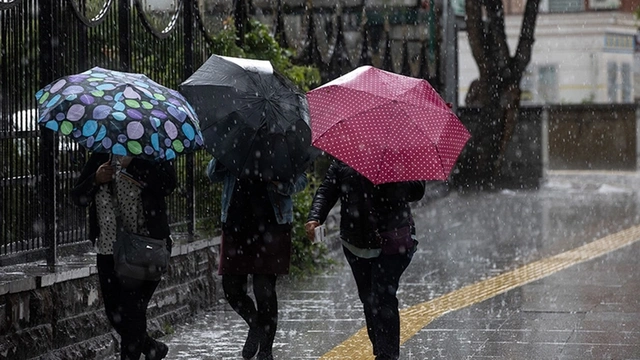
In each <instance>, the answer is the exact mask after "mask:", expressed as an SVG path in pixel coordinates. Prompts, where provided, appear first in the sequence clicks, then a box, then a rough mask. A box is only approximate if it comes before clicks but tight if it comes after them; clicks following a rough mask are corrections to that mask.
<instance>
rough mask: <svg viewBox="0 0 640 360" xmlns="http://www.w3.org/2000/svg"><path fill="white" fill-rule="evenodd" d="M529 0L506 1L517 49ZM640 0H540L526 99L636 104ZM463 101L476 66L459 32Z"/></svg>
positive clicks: (511, 44)
mask: <svg viewBox="0 0 640 360" xmlns="http://www.w3.org/2000/svg"><path fill="white" fill-rule="evenodd" d="M525 4H526V0H505V14H506V15H505V23H506V31H507V37H508V42H509V48H510V49H511V50H512V52H513V51H515V50H514V49H515V48H516V46H517V41H518V37H519V33H520V26H521V24H522V13H523V12H524V6H525ZM639 5H640V0H542V1H541V2H540V12H539V14H538V20H537V26H536V30H535V43H534V47H533V53H532V58H531V62H530V64H529V66H528V68H527V71H526V73H525V74H524V76H523V79H522V82H521V88H522V104H524V105H540V104H580V103H632V102H635V101H636V99H637V98H640V56H639V55H638V53H637V52H638V51H639V50H640V48H639V46H638V45H637V43H638V42H637V39H638V25H639V24H640V21H638V19H637V18H636V16H635V14H634V11H635V9H637V8H638V6H639ZM458 46H459V67H458V69H459V92H458V94H459V102H460V104H461V105H464V100H465V96H466V93H467V91H468V90H469V84H470V83H471V81H473V80H474V79H476V78H477V76H478V69H477V66H476V64H475V61H474V59H473V57H472V55H471V52H470V48H469V40H468V37H467V34H466V33H465V32H460V34H459V40H458Z"/></svg>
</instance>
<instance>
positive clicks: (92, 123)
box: [36, 67, 203, 160]
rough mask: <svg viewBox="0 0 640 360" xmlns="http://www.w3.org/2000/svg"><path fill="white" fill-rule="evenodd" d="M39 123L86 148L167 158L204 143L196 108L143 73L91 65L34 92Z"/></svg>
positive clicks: (194, 148)
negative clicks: (90, 67) (38, 112)
mask: <svg viewBox="0 0 640 360" xmlns="http://www.w3.org/2000/svg"><path fill="white" fill-rule="evenodd" d="M36 99H37V100H38V104H39V111H40V116H39V118H38V123H39V124H40V125H42V126H45V127H46V128H48V129H51V130H53V131H57V132H59V133H61V134H63V135H66V136H68V137H70V138H72V139H74V140H75V141H77V142H78V143H79V144H81V145H83V146H84V147H86V148H87V149H89V150H90V151H96V152H103V153H110V154H114V155H121V156H136V157H142V158H146V159H148V160H171V159H174V158H175V157H176V156H177V155H179V154H184V153H188V152H192V151H195V150H197V149H199V148H201V147H202V146H203V140H202V133H201V132H200V125H199V121H198V117H197V116H196V113H195V111H194V110H193V108H192V107H191V105H190V104H189V102H187V100H186V99H185V98H184V97H183V96H182V95H181V94H180V93H178V92H177V91H175V90H172V89H169V88H167V87H165V86H162V85H160V84H158V83H156V82H154V81H153V80H151V79H149V78H148V77H147V76H145V75H143V74H134V73H125V72H119V71H115V70H109V69H103V68H100V67H94V68H92V69H90V70H87V71H85V72H83V73H80V74H74V75H69V76H65V77H62V78H60V79H58V80H56V81H54V82H53V83H51V84H49V85H47V86H45V87H44V88H42V89H41V90H39V91H38V92H37V93H36Z"/></svg>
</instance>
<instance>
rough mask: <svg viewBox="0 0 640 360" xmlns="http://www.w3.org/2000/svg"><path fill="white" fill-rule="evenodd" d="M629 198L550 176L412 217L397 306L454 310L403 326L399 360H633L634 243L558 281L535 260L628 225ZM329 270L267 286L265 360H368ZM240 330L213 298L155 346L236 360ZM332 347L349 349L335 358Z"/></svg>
mask: <svg viewBox="0 0 640 360" xmlns="http://www.w3.org/2000/svg"><path fill="white" fill-rule="evenodd" d="M638 190H640V175H638V174H636V173H633V174H629V173H615V174H614V173H608V174H607V173H600V174H597V173H592V174H582V173H581V174H575V173H573V174H563V173H553V174H551V175H548V176H547V178H546V179H545V181H544V183H543V185H542V186H541V189H539V190H527V191H511V190H504V191H499V192H483V193H469V194H459V193H451V194H450V195H449V196H447V197H445V198H441V199H438V200H436V201H433V202H431V203H428V204H423V205H422V206H419V207H417V208H416V209H415V210H414V216H415V218H416V224H417V230H418V236H419V240H420V245H419V249H418V251H417V253H416V254H415V257H414V260H413V262H412V263H411V265H410V266H409V268H408V269H407V271H406V273H405V275H404V276H403V278H402V281H401V284H400V290H399V294H398V297H399V299H400V308H401V309H406V308H409V307H412V306H416V305H419V304H425V303H426V304H427V307H428V306H429V305H428V304H431V303H437V301H438V300H442V299H444V298H447V296H448V294H451V293H454V292H455V293H456V294H458V295H459V296H457V297H456V298H455V301H454V303H455V304H453V305H451V309H454V310H450V309H448V308H447V309H443V308H437V309H436V308H434V309H432V310H433V313H434V314H436V315H429V316H431V317H430V318H429V317H428V316H426V315H425V313H417V314H413V315H407V316H406V317H403V320H402V322H403V326H404V324H405V323H407V324H409V323H413V324H414V325H415V324H418V325H417V326H418V330H417V331H416V333H415V334H410V335H409V336H407V338H406V339H403V340H406V341H405V342H404V343H403V345H402V347H401V359H407V360H408V359H421V360H422V359H511V360H517V359H581V360H585V359H616V360H617V359H640V316H639V315H640V301H639V300H638V299H640V276H637V274H638V273H639V271H640V265H639V264H638V257H639V256H640V242H635V241H636V240H638V238H640V236H636V235H630V236H627V238H629V240H628V243H629V245H626V246H624V247H622V248H621V249H617V250H615V249H608V248H607V247H606V246H605V247H604V248H602V249H600V250H599V251H601V253H599V254H601V255H598V256H596V257H595V258H592V259H589V260H587V261H583V262H580V261H582V260H580V261H574V260H573V259H569V260H567V261H568V264H569V265H567V266H566V268H564V269H562V270H559V271H555V270H553V263H554V261H555V260H553V259H552V260H548V259H549V258H550V257H552V256H555V255H558V254H563V253H565V252H568V251H570V250H572V249H575V248H578V247H580V246H582V245H585V244H589V243H592V242H594V241H596V240H598V239H601V238H603V237H605V236H607V235H610V234H614V233H617V232H620V231H622V230H624V229H628V228H631V227H633V226H636V225H638V224H640V198H639V195H638ZM336 259H337V266H336V267H335V268H333V269H330V270H328V271H327V272H325V273H323V274H321V275H319V276H315V277H312V278H310V279H305V280H304V281H294V280H292V279H289V278H286V277H285V278H282V279H281V280H280V282H279V299H280V316H279V318H280V320H279V325H278V328H279V329H278V333H277V336H276V343H275V346H274V356H275V358H276V359H282V360H285V359H287V360H288V359H329V358H332V359H340V358H343V359H371V358H372V357H371V356H370V345H369V344H368V343H367V341H366V337H365V338H364V339H365V341H362V338H360V339H358V338H357V337H356V338H351V337H352V336H353V335H354V334H356V333H357V332H358V330H360V329H361V328H362V327H363V326H364V320H363V314H362V307H361V305H360V303H359V300H358V299H357V293H356V289H355V283H354V282H353V280H352V278H351V274H350V272H349V269H348V266H347V265H346V262H345V261H344V259H343V257H342V254H341V252H336ZM541 260H542V265H541V267H542V269H543V270H545V269H546V273H545V274H544V275H542V276H541V277H540V278H539V279H537V280H535V281H530V280H527V279H525V277H521V276H513V277H511V278H510V280H508V281H507V282H509V284H508V285H509V286H510V289H511V290H508V291H506V292H505V291H504V290H501V289H502V288H503V287H501V286H502V285H500V286H498V285H496V283H492V284H490V283H489V282H487V280H491V279H494V278H496V277H497V276H498V275H500V274H506V273H510V272H512V271H514V270H515V269H518V268H519V267H521V266H523V265H526V264H530V263H533V262H536V261H541ZM485 282H486V283H487V285H486V286H485V285H484V284H485ZM473 284H476V287H475V288H476V292H475V293H472V292H471V291H469V292H468V293H467V292H466V290H465V289H467V288H468V287H469V286H470V285H473ZM478 286H479V287H478ZM478 288H479V289H481V290H482V291H481V292H482V293H483V295H482V297H479V296H478V295H477V289H478ZM483 299H484V300H483ZM444 303H445V304H446V302H444ZM439 304H441V303H439ZM246 331H247V328H246V326H245V324H244V323H243V321H242V320H241V319H240V317H239V316H237V315H236V314H235V313H234V312H233V310H231V308H230V307H229V306H228V305H227V304H226V302H225V301H224V300H221V302H220V304H219V306H218V307H217V308H216V309H214V310H213V311H211V312H208V313H206V314H202V315H200V316H198V317H197V318H196V319H194V320H193V321H192V322H191V323H189V324H186V325H184V326H179V327H177V328H176V329H175V332H174V333H173V334H171V335H168V336H166V337H164V339H163V341H166V342H167V343H168V345H169V346H170V352H169V356H168V357H167V359H216V360H217V359H241V356H240V351H241V348H242V345H243V343H244V339H245V336H246ZM345 341H347V342H349V344H350V346H351V347H350V348H348V349H350V350H347V351H345V350H339V349H338V350H336V349H335V348H336V346H338V345H340V344H341V343H343V342H345ZM354 345H355V347H354ZM354 349H357V350H354Z"/></svg>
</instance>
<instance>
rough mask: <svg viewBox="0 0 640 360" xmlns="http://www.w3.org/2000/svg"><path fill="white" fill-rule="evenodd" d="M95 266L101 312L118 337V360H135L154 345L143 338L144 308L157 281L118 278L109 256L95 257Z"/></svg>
mask: <svg viewBox="0 0 640 360" xmlns="http://www.w3.org/2000/svg"><path fill="white" fill-rule="evenodd" d="M97 265H98V278H99V279H100V290H101V293H102V300H103V302H104V309H105V312H106V313H107V318H108V319H109V323H111V326H113V328H114V329H115V330H116V332H117V333H118V335H120V359H121V360H138V359H139V358H140V355H141V354H143V353H146V352H148V351H149V347H150V346H151V345H152V344H153V343H154V340H153V338H151V337H150V336H149V335H148V334H147V306H148V305H149V300H150V299H151V296H153V293H154V291H155V290H156V287H158V284H159V283H160V281H141V280H135V279H121V278H119V277H118V276H117V275H116V273H115V271H114V270H113V267H114V262H113V256H112V255H98V258H97Z"/></svg>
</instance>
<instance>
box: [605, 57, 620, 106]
mask: <svg viewBox="0 0 640 360" xmlns="http://www.w3.org/2000/svg"><path fill="white" fill-rule="evenodd" d="M607 98H608V100H609V102H612V103H614V102H617V101H618V64H617V63H615V62H613V61H610V62H608V63H607Z"/></svg>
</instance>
